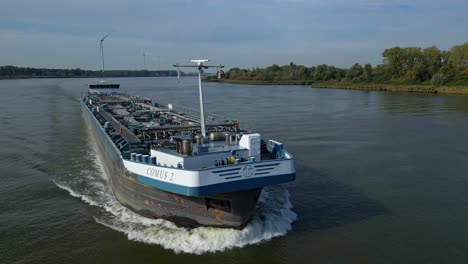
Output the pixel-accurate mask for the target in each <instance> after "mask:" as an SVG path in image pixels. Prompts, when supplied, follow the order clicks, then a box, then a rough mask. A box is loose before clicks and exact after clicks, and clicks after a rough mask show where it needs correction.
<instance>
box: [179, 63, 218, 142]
mask: <svg viewBox="0 0 468 264" xmlns="http://www.w3.org/2000/svg"><path fill="white" fill-rule="evenodd" d="M208 61H209V60H208V59H203V60H191V62H194V63H196V64H197V65H179V64H174V65H173V66H174V67H177V69H179V67H195V68H198V93H199V97H200V124H201V133H202V136H203V138H206V128H205V113H204V112H205V106H204V104H203V89H202V85H201V83H202V82H201V75H202V73H203V69H208V68H216V67H219V68H223V67H224V66H223V65H217V66H208V65H203V63H204V62H208Z"/></svg>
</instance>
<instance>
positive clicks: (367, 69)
mask: <svg viewBox="0 0 468 264" xmlns="http://www.w3.org/2000/svg"><path fill="white" fill-rule="evenodd" d="M362 79H363V80H364V81H366V82H370V81H372V65H370V64H369V63H367V64H366V65H364V72H363V73H362Z"/></svg>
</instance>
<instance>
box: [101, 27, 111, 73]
mask: <svg viewBox="0 0 468 264" xmlns="http://www.w3.org/2000/svg"><path fill="white" fill-rule="evenodd" d="M110 33H112V32H109V33H107V35H105V36H104V37H102V39H101V41H100V42H101V43H100V50H101V63H102V75H104V40H105V39H106V38H107V36H109V35H110Z"/></svg>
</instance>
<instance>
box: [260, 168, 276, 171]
mask: <svg viewBox="0 0 468 264" xmlns="http://www.w3.org/2000/svg"><path fill="white" fill-rule="evenodd" d="M272 169H273V168H265V169H258V170H257V171H269V170H272Z"/></svg>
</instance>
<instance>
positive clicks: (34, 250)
mask: <svg viewBox="0 0 468 264" xmlns="http://www.w3.org/2000/svg"><path fill="white" fill-rule="evenodd" d="M92 81H93V80H91V79H42V80H33V79H32V80H4V81H0V92H1V96H0V124H1V129H0V175H1V184H0V263H188V262H190V263H225V264H228V263H467V262H468V195H467V194H466V193H467V190H468V137H467V135H468V97H466V96H449V95H419V94H403V93H386V92H365V91H347V90H333V89H314V88H310V87H305V86H302V87H301V86H248V85H232V84H216V83H206V84H205V101H206V111H208V112H214V113H217V114H220V115H224V116H228V117H237V118H239V119H241V120H243V121H244V122H245V123H246V124H249V125H250V126H251V127H254V128H255V129H257V130H259V131H260V132H261V133H262V135H263V136H264V137H266V138H274V139H276V140H278V141H281V142H283V143H284V144H285V147H286V148H287V149H288V151H290V152H291V153H292V154H293V155H294V157H295V161H296V169H297V180H296V181H295V182H293V183H289V184H285V185H284V186H280V187H274V188H267V189H266V190H265V191H264V192H263V194H262V197H261V202H260V204H259V210H258V214H257V215H256V216H255V219H254V220H253V221H252V222H251V223H250V224H249V225H248V226H247V227H246V228H245V229H244V230H242V231H236V230H229V229H228V230H226V229H214V228H197V229H192V230H186V229H182V228H177V227H175V226H174V225H173V224H172V223H170V222H167V221H162V220H148V219H145V218H142V217H139V216H137V215H135V214H133V213H131V212H129V211H128V210H126V209H125V208H123V207H122V206H121V205H120V204H119V203H118V202H117V201H116V200H115V199H114V198H113V196H112V193H111V191H110V190H109V187H108V185H107V176H106V175H105V174H104V172H103V169H102V167H101V166H102V165H101V163H100V161H99V159H98V156H97V155H96V150H95V146H94V143H93V142H92V140H91V139H90V134H89V130H88V128H87V127H86V126H85V123H84V120H83V117H82V114H81V108H80V103H79V100H80V97H81V96H82V95H83V94H84V93H86V91H87V89H86V84H87V83H89V82H92ZM115 81H117V82H120V83H121V85H122V88H123V90H124V91H126V92H128V93H130V94H132V95H141V96H145V97H150V98H152V99H154V100H155V101H159V102H163V103H173V104H177V105H183V106H187V107H192V108H197V93H198V90H197V86H196V85H197V82H196V79H195V78H191V77H190V78H183V79H181V81H180V82H177V80H176V79H175V78H129V79H115Z"/></svg>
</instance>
